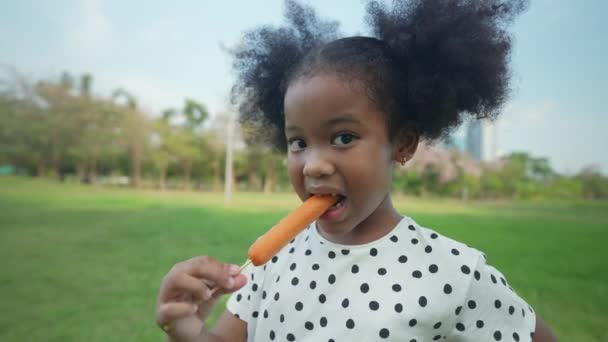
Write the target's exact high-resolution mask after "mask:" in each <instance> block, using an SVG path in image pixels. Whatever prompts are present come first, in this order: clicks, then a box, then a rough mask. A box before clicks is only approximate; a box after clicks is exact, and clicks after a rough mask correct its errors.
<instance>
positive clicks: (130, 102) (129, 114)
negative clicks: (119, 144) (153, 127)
mask: <svg viewBox="0 0 608 342" xmlns="http://www.w3.org/2000/svg"><path fill="white" fill-rule="evenodd" d="M112 97H113V99H114V101H117V100H118V99H121V98H122V99H124V100H125V104H123V105H120V104H117V103H116V104H115V106H116V108H117V111H118V112H119V113H120V114H121V116H122V120H121V123H122V124H121V125H120V136H121V139H122V141H123V143H124V144H125V146H126V147H127V149H128V151H129V155H130V160H131V179H130V182H131V186H132V187H134V188H139V187H140V186H141V173H142V172H141V169H142V163H143V159H144V152H145V148H146V144H147V142H148V141H147V139H148V137H149V135H148V130H149V127H148V122H147V120H146V117H145V116H144V114H143V113H142V112H141V111H140V110H139V109H138V108H137V101H136V100H135V98H134V97H133V96H132V95H131V94H129V93H128V92H127V91H126V90H124V89H117V90H116V91H114V94H113V96H112Z"/></svg>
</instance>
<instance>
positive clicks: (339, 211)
mask: <svg viewBox="0 0 608 342" xmlns="http://www.w3.org/2000/svg"><path fill="white" fill-rule="evenodd" d="M337 196H338V201H337V202H336V204H334V205H332V206H331V207H330V208H329V209H327V211H325V213H323V215H321V217H320V218H321V219H322V220H325V221H337V220H338V219H340V218H341V217H342V215H343V213H344V211H345V209H346V196H343V195H337Z"/></svg>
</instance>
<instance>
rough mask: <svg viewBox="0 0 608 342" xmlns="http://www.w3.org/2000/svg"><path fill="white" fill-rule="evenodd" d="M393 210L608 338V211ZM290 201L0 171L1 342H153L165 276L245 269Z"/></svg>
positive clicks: (456, 205)
mask: <svg viewBox="0 0 608 342" xmlns="http://www.w3.org/2000/svg"><path fill="white" fill-rule="evenodd" d="M395 202H396V204H397V206H398V207H399V208H400V210H401V211H402V213H404V214H406V215H409V216H412V217H413V218H414V219H415V220H417V221H418V222H419V223H420V224H422V225H424V226H427V227H432V228H434V229H436V230H437V231H439V232H441V233H443V234H444V235H447V236H449V237H452V238H455V239H458V240H460V241H463V242H465V243H467V244H469V245H471V246H473V247H475V248H478V249H480V250H482V251H484V252H486V253H487V255H488V259H489V263H491V264H493V265H494V266H496V267H497V268H498V269H499V270H501V271H502V272H503V273H504V274H505V275H506V276H507V278H508V279H509V281H510V283H511V285H512V286H513V287H514V288H515V289H516V290H517V291H518V292H519V293H520V294H521V295H522V296H523V297H524V298H525V299H526V300H527V301H528V302H529V303H530V304H531V305H532V306H534V307H535V309H536V310H537V312H539V313H540V314H541V315H542V317H543V318H544V319H545V321H547V322H548V323H549V324H550V325H551V326H552V327H553V329H554V330H555V332H556V333H557V335H558V336H559V337H560V339H561V341H576V342H579V341H608V332H607V330H606V326H607V324H608V271H607V268H606V266H605V265H604V263H605V262H606V261H608V251H607V250H608V246H607V245H606V244H607V243H608V203H593V202H551V203H550V202H524V203H513V202H504V201H500V202H492V203H475V202H472V203H462V202H456V201H449V200H421V199H417V198H407V197H403V198H402V197H397V198H396V199H395ZM297 203H298V200H297V199H296V197H295V195H293V194H274V195H264V194H257V193H255V194H254V193H244V194H236V195H235V197H234V201H233V205H232V206H231V207H229V208H227V207H224V205H223V195H222V194H217V193H180V192H166V193H160V192H146V191H133V190H127V189H104V188H98V187H90V186H79V185H60V184H57V183H55V182H53V181H43V180H30V179H23V178H12V177H0V260H1V261H2V272H0V296H1V297H0V315H1V316H0V341H161V340H163V335H162V332H161V331H159V330H158V329H157V328H156V326H155V324H154V305H155V299H156V293H157V290H158V285H159V283H160V280H161V278H162V277H163V275H164V274H165V273H166V272H167V271H168V270H169V268H170V267H171V266H172V265H173V264H174V263H176V262H178V261H181V260H184V259H187V258H190V257H192V256H195V255H202V254H209V255H213V256H216V257H218V258H219V259H221V260H223V261H226V262H232V263H241V262H242V261H244V259H245V258H246V251H247V248H248V247H249V245H250V243H251V242H253V241H254V240H255V238H256V237H257V236H258V235H259V234H261V233H262V232H263V231H265V230H266V229H267V228H268V227H270V226H272V225H273V224H274V223H275V222H276V221H277V219H279V218H280V217H281V216H283V215H284V214H285V213H286V212H288V211H289V210H290V209H291V208H293V207H294V206H295V205H297ZM220 310H221V308H218V310H217V311H218V312H216V315H217V314H218V313H219V311H220ZM215 317H216V316H214V319H215Z"/></svg>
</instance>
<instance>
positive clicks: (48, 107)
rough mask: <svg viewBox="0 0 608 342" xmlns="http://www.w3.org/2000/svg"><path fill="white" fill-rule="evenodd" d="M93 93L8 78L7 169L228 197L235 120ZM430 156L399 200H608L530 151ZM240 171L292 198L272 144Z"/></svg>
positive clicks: (248, 152) (419, 160) (256, 147)
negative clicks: (230, 130) (228, 153)
mask: <svg viewBox="0 0 608 342" xmlns="http://www.w3.org/2000/svg"><path fill="white" fill-rule="evenodd" d="M93 84H94V82H93V77H92V75H90V74H83V75H79V76H75V75H72V74H70V73H68V72H64V73H62V74H61V75H60V76H58V77H54V78H47V79H41V80H34V81H32V80H29V79H28V78H26V77H24V76H23V75H22V74H20V73H19V72H17V71H15V70H12V69H7V72H5V74H4V75H3V76H1V77H0V167H3V168H4V169H5V170H6V169H7V168H8V169H9V170H13V171H14V172H17V173H21V174H26V175H30V176H39V177H53V178H56V179H58V180H60V181H79V182H84V183H100V184H127V185H129V186H131V187H134V188H142V187H146V188H157V189H161V190H163V189H167V188H171V189H178V188H179V189H197V190H205V191H213V190H220V189H222V185H223V183H224V168H225V160H226V158H225V150H226V137H225V134H224V131H225V127H226V124H227V121H228V120H229V118H228V116H227V115H226V114H217V115H214V116H213V117H211V116H210V115H209V112H208V110H207V109H206V107H205V106H204V104H202V103H200V102H198V101H196V100H194V99H185V100H184V102H183V104H181V105H179V106H176V107H175V108H167V109H165V110H163V111H162V112H161V113H152V112H150V111H149V110H146V109H144V108H142V106H141V105H140V103H139V101H138V99H137V98H136V97H135V96H133V95H132V93H130V92H129V91H128V90H127V89H122V88H118V89H116V90H114V91H113V92H112V93H111V94H110V95H99V94H98V93H96V92H94V91H93ZM239 140H240V141H242V139H239ZM425 153H427V154H428V153H430V152H428V151H426V150H425V149H421V150H420V151H419V152H418V153H417V154H418V155H420V156H417V157H416V158H415V160H414V161H412V163H411V164H408V165H406V167H404V168H398V169H397V170H396V172H395V179H394V182H393V190H394V191H396V192H402V193H405V194H408V195H417V196H450V197H459V198H465V199H467V198H535V197H545V198H546V197H551V198H556V197H557V198H571V199H576V198H594V199H601V198H603V199H605V198H608V178H607V177H606V176H604V175H603V174H602V173H601V172H599V170H597V169H596V168H593V167H588V168H585V169H583V170H581V171H580V172H579V173H578V174H576V175H561V174H559V173H557V172H555V171H554V170H553V169H552V168H551V165H550V163H549V161H548V160H547V159H546V158H542V157H534V156H531V155H529V154H528V153H523V152H520V153H512V154H510V155H508V156H505V157H503V158H502V159H501V160H499V161H497V162H494V163H479V162H476V161H473V160H472V159H471V158H470V156H467V155H466V154H464V153H462V152H460V151H456V150H445V151H441V156H442V157H441V158H435V159H433V160H426V159H425ZM434 153H436V152H434ZM427 159H428V158H427ZM431 159H432V158H431ZM233 170H234V171H233V179H231V180H230V181H231V182H232V183H233V184H234V186H235V188H236V189H238V190H247V191H264V192H272V191H288V190H290V189H291V187H290V185H289V180H288V178H287V171H286V167H285V157H284V155H282V154H280V153H277V152H276V151H273V150H272V149H270V148H268V147H267V146H265V145H262V144H258V143H253V142H250V143H248V144H243V143H241V144H240V147H239V148H237V149H236V150H235V155H234V164H233Z"/></svg>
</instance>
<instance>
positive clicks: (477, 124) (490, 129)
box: [466, 120, 496, 162]
mask: <svg viewBox="0 0 608 342" xmlns="http://www.w3.org/2000/svg"><path fill="white" fill-rule="evenodd" d="M466 151H467V152H469V153H470V154H471V156H473V158H474V159H475V160H480V161H486V162H489V161H493V160H495V159H496V125H495V124H494V122H492V121H490V120H472V121H470V122H469V125H468V127H467V133H466Z"/></svg>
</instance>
